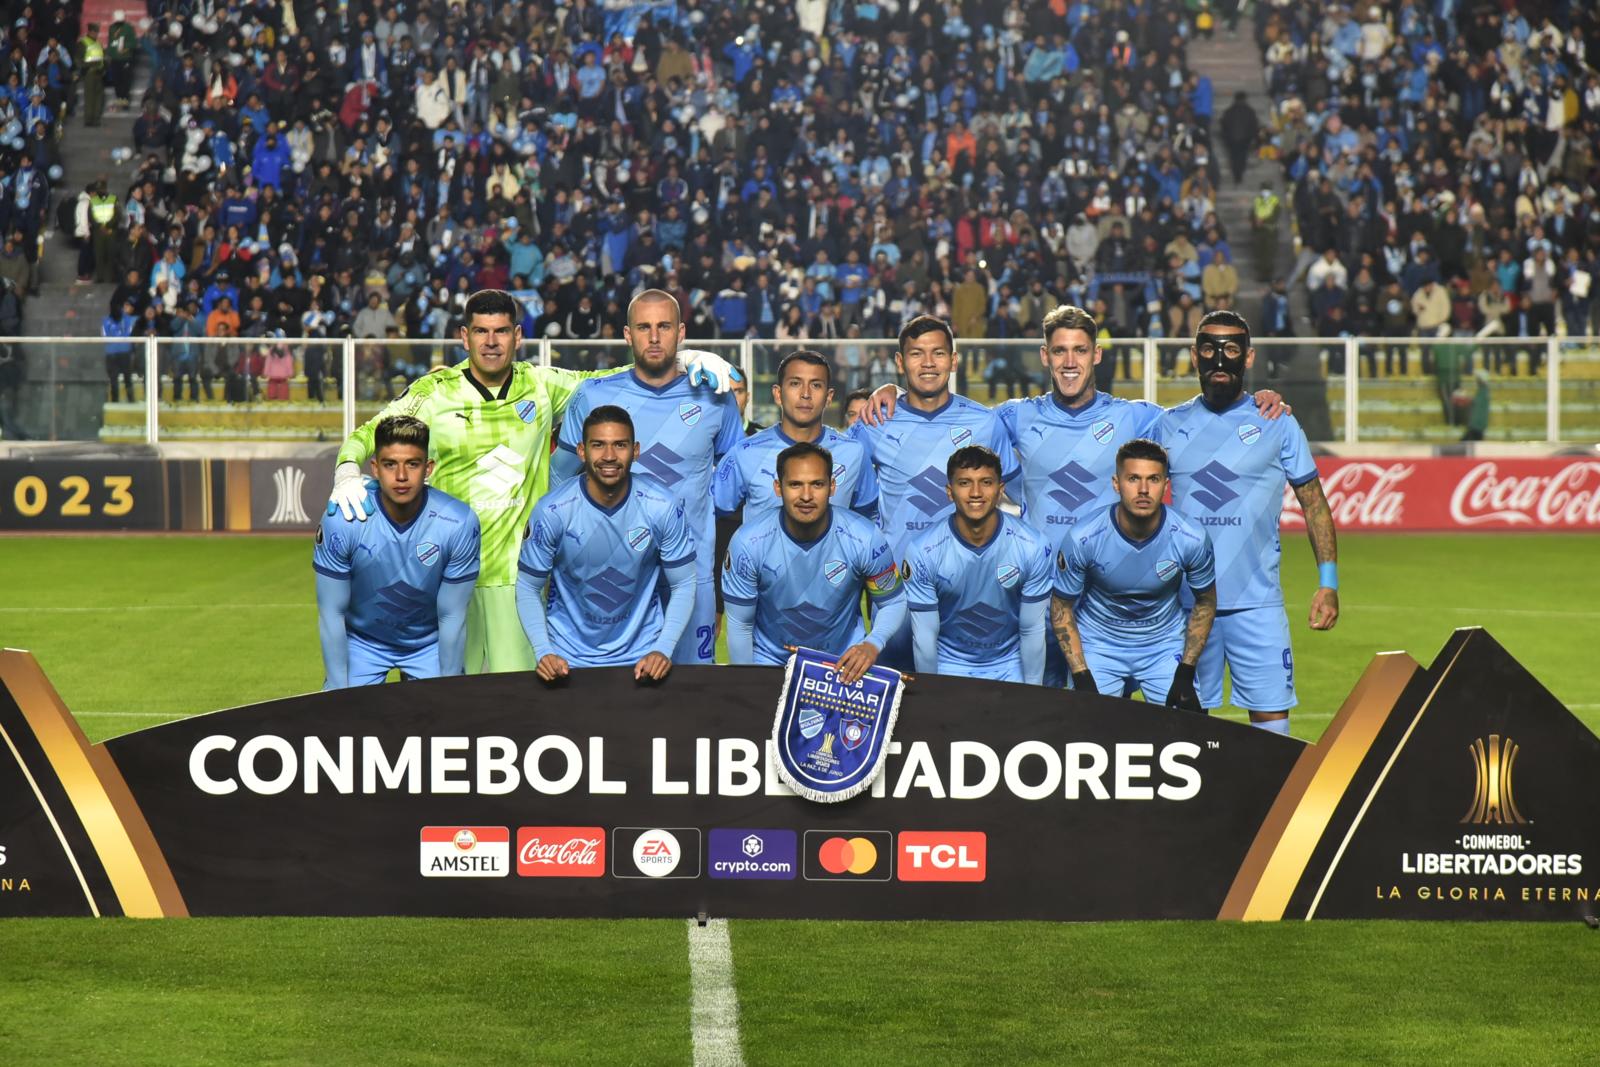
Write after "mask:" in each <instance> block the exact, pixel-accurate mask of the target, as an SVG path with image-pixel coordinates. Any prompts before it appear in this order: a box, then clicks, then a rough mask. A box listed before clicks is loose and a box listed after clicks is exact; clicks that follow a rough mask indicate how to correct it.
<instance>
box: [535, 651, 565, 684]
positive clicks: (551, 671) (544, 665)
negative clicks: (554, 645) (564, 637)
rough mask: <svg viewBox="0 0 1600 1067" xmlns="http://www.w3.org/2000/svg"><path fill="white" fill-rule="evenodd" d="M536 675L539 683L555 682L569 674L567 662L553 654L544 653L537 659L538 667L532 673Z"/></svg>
mask: <svg viewBox="0 0 1600 1067" xmlns="http://www.w3.org/2000/svg"><path fill="white" fill-rule="evenodd" d="M534 673H536V674H538V676H539V680H540V681H541V682H557V681H560V680H561V679H563V678H565V677H567V675H569V674H571V673H572V671H571V668H569V667H568V666H567V661H566V660H564V659H562V658H561V657H560V656H558V655H556V654H555V653H554V652H550V653H546V654H545V655H543V656H540V657H539V666H538V668H537V670H536V671H535V672H534Z"/></svg>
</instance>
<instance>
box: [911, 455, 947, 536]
mask: <svg viewBox="0 0 1600 1067" xmlns="http://www.w3.org/2000/svg"><path fill="white" fill-rule="evenodd" d="M945 485H946V479H945V473H944V471H943V470H940V469H939V468H937V467H927V468H924V469H923V471H922V473H921V474H919V475H917V476H916V477H915V478H912V479H911V480H910V481H908V482H907V483H906V503H907V504H910V505H911V506H912V507H914V508H916V509H917V510H918V511H920V512H922V513H923V514H924V515H937V514H938V513H939V512H941V511H943V510H944V509H945V507H946V506H947V505H948V504H949V503H950V494H949V493H948V492H947V491H946V490H945ZM924 525H926V524H924Z"/></svg>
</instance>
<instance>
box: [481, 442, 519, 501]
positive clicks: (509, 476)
mask: <svg viewBox="0 0 1600 1067" xmlns="http://www.w3.org/2000/svg"><path fill="white" fill-rule="evenodd" d="M477 466H478V476H477V481H478V485H479V486H481V487H483V488H484V489H486V490H487V491H488V494H489V495H488V496H485V497H480V496H479V495H478V494H476V493H474V494H473V499H472V503H473V504H474V505H476V506H478V507H487V508H509V507H514V506H518V505H520V504H521V503H522V497H521V496H520V495H518V493H517V490H519V489H521V488H522V478H523V472H524V470H525V469H526V468H527V466H528V457H527V456H524V455H523V454H522V453H521V452H518V451H517V450H516V449H514V448H511V447H509V446H507V445H495V446H494V448H493V449H492V450H490V451H489V452H488V453H487V454H485V455H484V456H482V457H480V458H479V460H478V464H477Z"/></svg>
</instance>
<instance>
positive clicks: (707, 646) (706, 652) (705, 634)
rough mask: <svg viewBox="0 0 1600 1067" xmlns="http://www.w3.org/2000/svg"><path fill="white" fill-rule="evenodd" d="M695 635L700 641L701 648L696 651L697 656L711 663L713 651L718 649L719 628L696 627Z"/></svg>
mask: <svg viewBox="0 0 1600 1067" xmlns="http://www.w3.org/2000/svg"><path fill="white" fill-rule="evenodd" d="M694 635H695V636H696V637H698V638H699V639H700V647H699V648H698V649H697V650H696V652H695V655H697V656H699V657H700V658H701V659H703V660H706V661H707V662H709V661H710V660H711V656H712V650H713V649H714V648H715V647H716V642H717V628H716V627H715V626H700V627H696V628H695V631H694Z"/></svg>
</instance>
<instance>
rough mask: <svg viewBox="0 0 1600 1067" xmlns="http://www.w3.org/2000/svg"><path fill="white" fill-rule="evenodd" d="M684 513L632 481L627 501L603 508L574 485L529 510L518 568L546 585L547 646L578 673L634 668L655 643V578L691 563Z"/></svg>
mask: <svg viewBox="0 0 1600 1067" xmlns="http://www.w3.org/2000/svg"><path fill="white" fill-rule="evenodd" d="M694 554H695V543H694V536H693V535H692V534H691V533H690V532H689V527H688V523H687V521H686V519H685V517H684V506H683V502H682V501H681V500H678V499H677V498H676V497H675V496H674V495H673V493H672V492H671V490H669V489H668V488H667V487H666V486H664V485H662V484H661V483H660V482H657V481H656V480H655V479H653V478H650V477H648V476H647V475H641V474H634V475H633V476H632V479H631V484H630V485H629V487H628V495H627V496H625V497H623V498H622V500H620V501H619V502H618V503H617V504H616V505H615V506H613V507H610V508H604V507H601V506H600V505H599V504H597V503H595V501H594V499H593V498H592V497H590V496H589V492H588V487H587V482H586V480H585V479H583V478H574V479H573V480H572V481H570V482H566V483H565V484H563V485H561V486H560V487H559V488H556V489H553V490H551V491H550V492H549V493H546V494H545V496H544V498H543V499H542V500H540V501H539V503H538V505H537V506H536V507H535V508H534V509H533V516H532V518H531V519H529V522H528V536H527V537H526V538H525V539H524V540H523V542H522V553H521V555H520V557H519V558H518V560H517V569H518V570H520V571H523V572H525V573H527V574H531V575H532V576H533V577H534V578H536V579H539V580H543V579H544V578H545V577H546V576H548V577H549V578H550V606H549V610H548V618H549V622H550V643H551V644H552V645H554V646H555V650H556V654H557V655H559V656H561V657H562V658H563V659H565V660H567V662H569V663H570V664H572V665H573V666H574V667H597V666H606V665H613V664H632V663H636V662H638V661H639V660H640V659H642V658H643V657H644V656H645V655H646V654H648V653H649V652H650V650H651V647H652V646H653V645H654V644H655V642H656V640H657V639H658V638H659V637H660V635H661V620H662V615H663V611H662V606H661V596H660V591H659V589H658V583H659V579H660V577H661V572H662V571H663V570H664V569H666V568H668V567H675V566H680V565H682V564H684V563H687V562H688V561H689V560H691V559H692V558H693V557H694Z"/></svg>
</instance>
